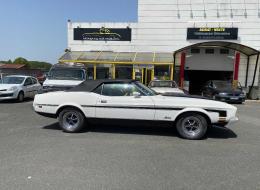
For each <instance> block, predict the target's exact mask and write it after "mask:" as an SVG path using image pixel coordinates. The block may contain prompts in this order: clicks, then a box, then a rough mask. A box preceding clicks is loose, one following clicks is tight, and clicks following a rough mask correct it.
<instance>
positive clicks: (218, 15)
mask: <svg viewBox="0 0 260 190" xmlns="http://www.w3.org/2000/svg"><path fill="white" fill-rule="evenodd" d="M216 3H217V17H218V18H219V17H220V14H219V3H218V0H216Z"/></svg>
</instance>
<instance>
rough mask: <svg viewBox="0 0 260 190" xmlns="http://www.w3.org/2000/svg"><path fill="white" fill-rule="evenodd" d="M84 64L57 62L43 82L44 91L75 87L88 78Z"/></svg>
mask: <svg viewBox="0 0 260 190" xmlns="http://www.w3.org/2000/svg"><path fill="white" fill-rule="evenodd" d="M86 76H87V71H86V67H85V65H84V64H79V63H78V64H65V63H64V64H55V65H53V66H52V68H51V69H50V71H49V73H48V75H47V78H46V80H45V81H44V83H43V91H42V92H52V91H63V90H67V89H70V88H73V87H75V86H77V85H79V84H80V83H82V82H83V81H85V80H86Z"/></svg>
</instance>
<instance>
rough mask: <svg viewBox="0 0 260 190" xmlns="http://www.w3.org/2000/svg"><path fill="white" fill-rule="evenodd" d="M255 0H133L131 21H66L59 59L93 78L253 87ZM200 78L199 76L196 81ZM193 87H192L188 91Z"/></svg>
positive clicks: (257, 34) (257, 36) (259, 17)
mask: <svg viewBox="0 0 260 190" xmlns="http://www.w3.org/2000/svg"><path fill="white" fill-rule="evenodd" d="M259 6H260V5H259V2H251V3H245V2H242V1H239V0H232V1H230V2H228V3H221V2H219V1H216V2H212V1H209V0H205V1H201V2H200V1H191V2H190V3H189V6H187V2H185V1H177V0H162V1H157V0H149V1H148V0H139V1H138V22H136V23H85V22H72V21H70V20H69V21H68V48H67V52H65V54H64V55H63V56H62V57H61V58H60V60H59V61H60V62H81V63H85V64H86V65H87V67H88V68H89V76H91V77H92V78H93V79H98V78H133V79H138V80H141V81H143V82H144V83H146V84H147V83H148V82H149V80H152V79H154V78H155V79H156V78H158V79H159V78H162V79H175V80H177V82H179V84H180V86H181V87H185V88H186V87H188V88H189V89H198V88H200V86H201V85H202V84H203V83H204V82H205V81H206V80H209V79H219V80H232V81H233V83H234V84H235V85H236V84H238V83H240V84H241V85H242V86H243V87H244V88H245V89H246V90H247V91H249V90H250V87H251V86H252V88H251V89H253V90H256V89H257V88H258V86H259V84H258V81H259V49H260V25H259V22H260V14H259V8H257V7H259ZM83 19H84V18H83ZM198 78H200V79H201V80H200V81H199V80H197V79H198ZM191 91H193V90H191Z"/></svg>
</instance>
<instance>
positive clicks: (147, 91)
mask: <svg viewBox="0 0 260 190" xmlns="http://www.w3.org/2000/svg"><path fill="white" fill-rule="evenodd" d="M136 85H137V86H138V87H139V89H140V90H141V91H142V92H143V93H144V94H146V95H147V96H155V95H156V92H155V91H153V90H152V89H150V88H148V87H147V86H145V85H143V84H142V83H141V82H136Z"/></svg>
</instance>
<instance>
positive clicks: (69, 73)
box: [48, 68, 85, 80]
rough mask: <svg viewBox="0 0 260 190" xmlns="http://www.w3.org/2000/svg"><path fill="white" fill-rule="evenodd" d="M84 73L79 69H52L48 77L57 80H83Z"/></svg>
mask: <svg viewBox="0 0 260 190" xmlns="http://www.w3.org/2000/svg"><path fill="white" fill-rule="evenodd" d="M84 75H85V73H84V71H83V70H81V69H60V68H59V69H52V70H50V72H49V75H48V79H57V80H84V79H85V76H84Z"/></svg>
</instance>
